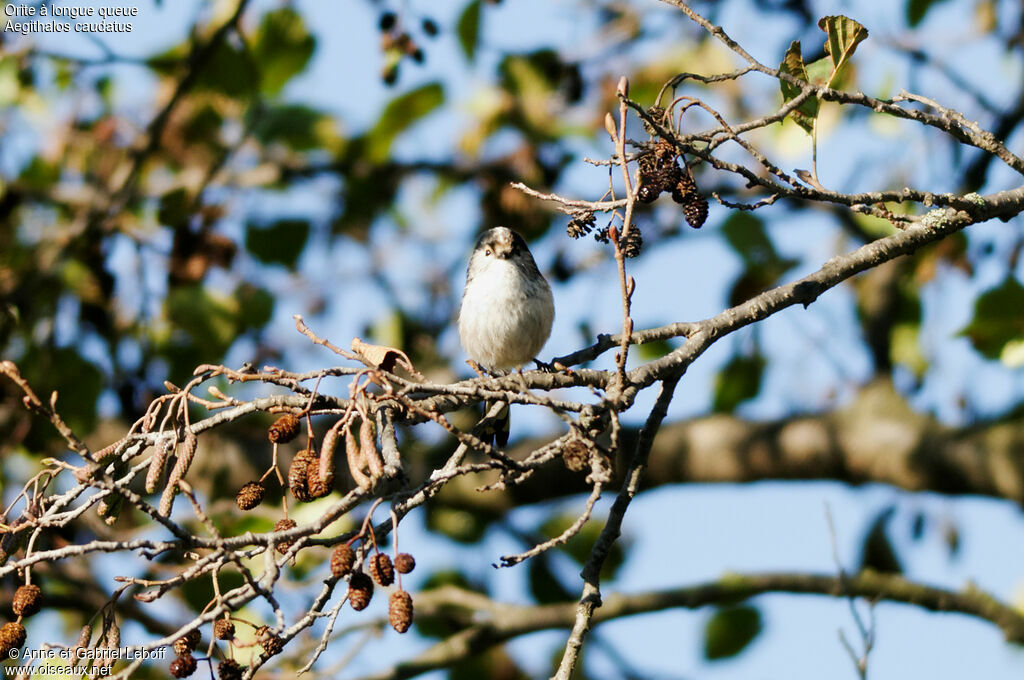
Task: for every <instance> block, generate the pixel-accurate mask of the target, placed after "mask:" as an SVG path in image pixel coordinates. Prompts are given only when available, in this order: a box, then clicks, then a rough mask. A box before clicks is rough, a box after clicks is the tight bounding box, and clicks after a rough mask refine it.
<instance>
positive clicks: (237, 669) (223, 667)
mask: <svg viewBox="0 0 1024 680" xmlns="http://www.w3.org/2000/svg"><path fill="white" fill-rule="evenodd" d="M217 678H218V679H219V680H242V667H241V666H239V665H238V662H237V661H235V660H234V659H225V660H224V661H221V662H220V663H219V664H218V665H217Z"/></svg>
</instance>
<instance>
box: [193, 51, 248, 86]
mask: <svg viewBox="0 0 1024 680" xmlns="http://www.w3.org/2000/svg"><path fill="white" fill-rule="evenodd" d="M195 82H196V89H197V90H207V91H212V92H217V93H219V94H224V95H227V96H229V97H244V96H246V95H249V94H251V93H252V92H253V90H254V89H255V88H254V87H253V85H254V83H255V82H256V73H254V72H253V66H252V60H251V59H249V57H247V56H246V55H245V54H244V53H243V52H242V49H241V48H237V47H234V46H233V45H231V44H229V43H228V42H227V41H225V40H221V41H219V42H218V43H217V45H216V46H215V47H214V48H213V54H212V55H211V56H210V60H209V62H208V63H207V64H206V65H205V66H204V67H203V68H202V69H200V71H199V73H198V74H197V76H196V81H195Z"/></svg>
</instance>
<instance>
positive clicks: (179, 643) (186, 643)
mask: <svg viewBox="0 0 1024 680" xmlns="http://www.w3.org/2000/svg"><path fill="white" fill-rule="evenodd" d="M202 641H203V637H202V635H201V634H200V633H199V631H198V630H190V631H189V632H187V633H185V634H184V635H182V636H181V637H180V638H178V639H177V640H175V641H174V653H175V654H177V655H178V656H181V655H183V654H187V653H188V652H191V651H192V650H194V649H195V648H196V647H198V646H199V643H200V642H202Z"/></svg>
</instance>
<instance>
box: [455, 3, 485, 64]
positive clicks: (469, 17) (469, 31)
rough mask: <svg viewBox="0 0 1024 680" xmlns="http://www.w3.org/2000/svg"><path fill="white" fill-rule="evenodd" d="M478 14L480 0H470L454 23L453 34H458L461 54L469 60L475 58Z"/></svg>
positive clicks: (478, 32) (478, 40) (477, 42)
mask: <svg viewBox="0 0 1024 680" xmlns="http://www.w3.org/2000/svg"><path fill="white" fill-rule="evenodd" d="M480 15H481V12H480V0H471V1H470V3H469V4H468V5H466V7H465V8H464V9H463V10H462V14H460V15H459V20H458V22H457V23H456V24H455V34H456V35H458V36H459V46H460V47H461V48H462V54H463V55H465V57H466V59H467V60H469V61H473V60H474V59H475V58H476V48H477V46H478V45H479V44H480Z"/></svg>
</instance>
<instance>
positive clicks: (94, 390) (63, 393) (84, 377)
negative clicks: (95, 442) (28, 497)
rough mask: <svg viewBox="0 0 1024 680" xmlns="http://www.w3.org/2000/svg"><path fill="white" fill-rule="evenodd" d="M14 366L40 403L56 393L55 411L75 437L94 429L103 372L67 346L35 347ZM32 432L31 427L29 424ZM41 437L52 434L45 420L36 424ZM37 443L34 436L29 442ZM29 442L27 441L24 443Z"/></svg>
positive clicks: (52, 431)
mask: <svg viewBox="0 0 1024 680" xmlns="http://www.w3.org/2000/svg"><path fill="white" fill-rule="evenodd" d="M18 365H19V366H20V367H21V371H22V374H23V375H24V376H25V379H26V380H28V382H29V384H30V385H32V387H34V388H35V390H36V393H37V394H39V395H40V398H41V399H43V400H44V401H49V396H50V393H51V392H52V391H53V390H57V391H58V396H59V400H58V402H57V412H58V413H60V414H61V416H62V417H63V418H64V420H65V421H67V423H68V425H70V426H71V429H72V430H74V431H75V433H76V434H78V435H79V436H85V435H87V434H89V433H90V432H92V430H93V428H94V427H96V401H97V400H98V399H99V397H100V392H101V391H102V390H103V382H104V380H103V373H102V372H101V371H100V369H99V368H97V367H96V365H95V364H93V363H92V362H91V361H89V360H87V359H85V358H83V357H82V356H81V355H80V354H79V353H78V351H77V350H75V349H73V348H71V347H58V348H43V347H37V346H35V345H33V346H31V347H30V349H29V351H28V352H26V353H25V355H24V356H23V357H22V358H21V359H19V361H18ZM33 429H35V424H33ZM38 434H41V435H42V438H49V437H51V436H52V435H54V434H56V432H55V431H54V430H53V428H52V427H51V426H50V424H49V423H47V422H46V421H45V420H43V421H39V432H38ZM30 441H31V443H32V444H35V443H37V440H36V439H35V437H33V438H32V440H30ZM26 443H29V442H26Z"/></svg>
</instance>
